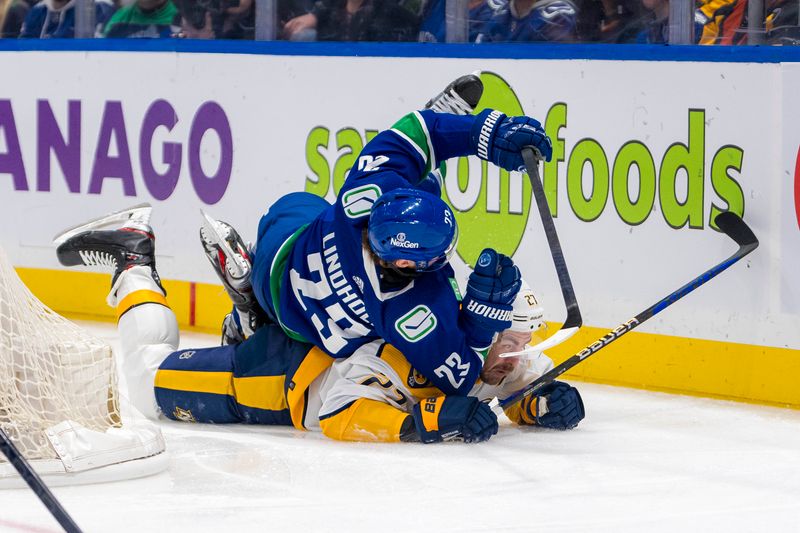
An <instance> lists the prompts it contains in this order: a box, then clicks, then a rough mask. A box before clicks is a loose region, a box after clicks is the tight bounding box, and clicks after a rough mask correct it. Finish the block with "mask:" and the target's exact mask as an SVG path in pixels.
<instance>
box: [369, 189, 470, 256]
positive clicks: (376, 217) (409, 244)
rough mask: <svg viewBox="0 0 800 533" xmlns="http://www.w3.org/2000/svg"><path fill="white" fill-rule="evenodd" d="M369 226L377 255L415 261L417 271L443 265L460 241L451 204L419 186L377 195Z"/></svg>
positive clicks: (372, 245) (373, 248) (371, 241)
mask: <svg viewBox="0 0 800 533" xmlns="http://www.w3.org/2000/svg"><path fill="white" fill-rule="evenodd" d="M368 228H369V229H368V233H369V244H370V247H371V248H372V251H373V252H375V255H377V256H378V257H379V258H381V259H382V260H384V261H386V262H387V263H391V262H393V261H396V260H398V259H405V260H409V261H413V262H414V266H415V269H416V270H417V271H418V272H430V271H433V270H439V269H440V268H442V267H443V266H444V265H446V264H447V262H448V261H449V260H450V257H451V256H452V255H453V252H454V251H455V249H456V243H457V242H458V226H457V225H456V219H455V217H454V216H453V212H452V211H451V210H450V207H449V206H448V205H447V204H446V203H444V201H443V200H442V199H441V198H439V197H438V196H434V195H433V194H431V193H429V192H425V191H422V190H419V189H394V190H392V191H389V192H387V193H385V194H382V195H381V196H380V197H378V199H377V200H376V201H375V203H374V204H373V206H372V212H371V213H370V216H369V226H368Z"/></svg>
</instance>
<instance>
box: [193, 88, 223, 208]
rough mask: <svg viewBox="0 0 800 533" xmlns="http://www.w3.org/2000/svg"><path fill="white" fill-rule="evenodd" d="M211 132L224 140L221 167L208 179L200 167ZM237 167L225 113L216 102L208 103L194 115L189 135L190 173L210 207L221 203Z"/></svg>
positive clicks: (199, 194) (197, 191)
mask: <svg viewBox="0 0 800 533" xmlns="http://www.w3.org/2000/svg"><path fill="white" fill-rule="evenodd" d="M208 130H214V131H216V132H217V135H219V139H220V154H219V168H217V173H216V174H214V175H213V176H206V175H205V173H204V172H203V167H202V166H201V165H200V141H201V140H202V139H203V135H204V134H205V133H206V132H207V131H208ZM231 168H233V139H232V135H231V125H230V123H229V122H228V117H227V116H225V111H224V110H223V109H222V107H220V105H219V104H218V103H216V102H206V103H205V104H203V105H202V106H200V109H198V110H197V113H196V114H195V116H194V120H193V121H192V129H191V132H190V134H189V174H190V175H191V177H192V185H193V186H194V190H195V192H196V193H197V196H198V197H199V198H200V199H201V200H202V201H203V202H205V203H206V204H208V205H211V204H215V203H217V202H219V201H220V199H221V198H222V197H223V196H224V195H225V191H226V190H227V188H228V183H229V182H230V180H231Z"/></svg>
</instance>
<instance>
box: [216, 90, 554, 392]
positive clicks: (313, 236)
mask: <svg viewBox="0 0 800 533" xmlns="http://www.w3.org/2000/svg"><path fill="white" fill-rule="evenodd" d="M474 82H477V83H478V84H480V80H479V78H477V77H476V76H471V77H466V80H465V79H464V78H462V79H459V80H456V82H454V84H451V87H448V89H447V90H445V92H444V93H443V94H444V95H449V96H451V97H453V99H455V98H459V99H460V100H461V102H462V104H466V105H461V106H458V109H459V110H460V111H462V112H463V113H464V114H462V115H456V114H452V113H442V112H437V111H434V110H433V109H429V110H424V111H417V112H413V113H410V114H409V115H406V116H405V117H403V118H402V119H401V120H400V121H398V122H397V123H396V124H395V125H394V126H392V128H390V129H389V130H386V131H383V132H381V133H379V134H378V135H377V136H376V137H375V138H374V139H373V140H372V141H371V142H370V143H368V144H367V145H366V146H365V148H364V150H363V151H362V152H361V153H360V154H359V157H358V159H357V164H356V166H355V167H354V168H353V169H351V171H350V173H349V176H348V178H347V180H346V181H345V183H344V185H343V187H342V189H341V190H340V192H339V195H338V197H337V199H336V202H335V203H334V204H333V205H330V204H328V203H327V202H326V201H325V200H323V199H322V198H319V197H317V196H314V195H311V194H308V193H292V194H289V195H287V196H284V197H283V198H281V199H279V200H278V201H277V202H275V203H274V204H273V205H272V206H271V207H270V208H269V211H268V212H267V213H266V214H265V215H264V217H263V218H262V219H261V221H260V223H259V227H258V237H257V242H256V248H255V255H254V257H253V258H252V277H251V280H252V289H253V293H254V296H255V299H256V300H257V301H258V304H259V305H260V307H261V308H262V309H263V310H264V311H265V312H266V314H267V316H268V318H269V319H270V320H271V321H273V322H275V323H276V324H279V325H280V326H281V327H282V328H283V330H284V331H285V332H286V334H287V335H288V336H289V337H291V338H292V339H294V340H297V341H300V342H308V343H311V344H314V345H316V346H318V347H319V348H321V349H322V350H324V351H325V353H327V354H328V355H330V356H331V357H333V358H344V357H348V356H350V355H351V354H353V353H354V352H355V351H356V350H357V349H358V348H359V347H360V346H363V345H365V344H368V343H370V342H373V341H375V340H377V339H383V340H385V341H386V342H388V343H390V344H392V345H394V346H395V347H396V348H397V349H399V350H400V351H401V352H403V354H404V355H405V356H406V358H408V360H409V362H410V363H411V364H412V365H413V366H414V367H415V368H416V369H417V370H418V371H420V372H421V373H422V374H423V375H424V376H426V377H427V378H428V379H430V380H431V381H432V382H433V383H434V385H435V386H436V387H438V388H439V389H440V390H441V391H443V392H444V393H446V394H460V395H464V394H466V393H467V392H468V391H469V390H470V389H471V388H472V386H473V385H474V383H475V380H476V379H477V377H478V375H479V373H480V370H481V367H482V365H483V357H484V356H485V353H486V350H487V349H488V346H489V344H490V343H491V340H492V337H493V335H494V334H495V333H497V332H499V331H502V330H504V329H505V328H507V327H508V325H509V323H510V322H509V313H510V310H511V302H512V301H513V299H514V296H515V294H516V292H517V290H518V289H519V283H520V282H519V272H518V270H517V269H516V267H515V266H514V265H513V263H512V261H511V260H510V258H507V257H505V256H502V255H500V254H497V253H496V252H494V251H493V250H486V251H485V252H484V253H482V254H481V256H480V258H479V259H478V262H477V265H476V268H475V271H474V273H473V274H472V275H471V276H470V280H469V283H468V285H467V290H466V295H465V298H464V301H463V305H461V306H460V309H459V301H458V298H457V295H456V293H455V291H454V289H455V287H456V283H455V280H454V279H453V270H452V268H451V267H450V266H449V264H448V261H449V258H450V256H451V254H452V253H453V252H454V251H455V246H456V241H457V238H458V229H457V225H456V221H455V217H454V216H453V213H452V211H451V210H450V208H449V207H448V206H447V204H445V203H444V201H442V200H441V198H440V197H439V195H438V194H439V190H438V184H437V183H435V181H433V180H431V179H429V178H428V175H429V173H431V171H433V170H435V169H437V167H438V166H439V164H440V163H441V162H443V161H445V160H447V159H450V158H453V157H459V156H467V155H477V156H478V157H480V158H482V159H485V160H488V161H491V162H493V163H495V164H497V165H499V166H501V167H502V168H505V169H507V170H519V169H521V168H522V167H523V161H522V156H521V153H520V152H521V149H522V147H524V146H534V147H535V148H536V149H537V150H538V151H539V152H540V153H541V154H542V156H543V157H544V158H545V159H547V160H549V159H550V155H551V145H550V140H549V139H548V137H547V136H546V135H545V133H544V131H543V130H542V128H541V125H540V124H539V122H537V121H536V120H534V119H532V118H528V117H507V116H506V115H505V114H503V113H500V112H499V111H495V110H491V109H487V110H485V111H483V112H481V113H480V114H478V115H477V116H473V115H469V114H466V111H471V110H472V107H474V105H475V104H476V103H477V100H478V98H479V97H480V91H475V90H474V89H473V84H474ZM467 93H471V94H470V96H471V98H470V99H471V100H472V102H467V101H465V100H464V99H463V98H461V97H460V95H461V94H467ZM476 93H477V96H478V98H475V97H474V96H475V94H476ZM440 96H441V95H440ZM437 98H438V97H437ZM432 107H434V108H436V109H439V110H442V106H441V105H439V106H436V105H433V106H432ZM450 108H451V109H452V106H451V107H450ZM429 191H432V192H429ZM226 231H227V230H226ZM230 231H231V232H232V229H231V230H230ZM208 233H212V232H208ZM230 244H231V245H232V246H238V249H240V250H242V252H243V253H244V250H243V247H242V246H241V245H237V243H236V240H235V239H231V243H230ZM207 248H208V251H209V252H210V253H209V257H210V258H211V259H212V263H213V262H214V261H215V260H216V259H215V258H216V257H217V254H216V252H217V250H215V249H214V247H213V245H211V246H207ZM217 268H218V271H220V272H222V273H223V274H225V271H226V270H227V268H223V267H221V266H219V265H218V266H217ZM227 285H229V284H227V283H226V286H227Z"/></svg>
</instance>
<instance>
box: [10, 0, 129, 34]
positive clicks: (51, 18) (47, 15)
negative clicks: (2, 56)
mask: <svg viewBox="0 0 800 533" xmlns="http://www.w3.org/2000/svg"><path fill="white" fill-rule="evenodd" d="M94 7H95V23H96V30H95V33H96V34H98V35H99V33H100V28H102V27H103V25H104V24H105V23H106V21H107V20H108V19H109V17H111V16H112V13H114V4H112V3H111V1H110V0H95V2H94ZM19 36H20V37H21V38H30V39H40V38H41V39H47V38H54V39H63V38H68V39H71V38H73V37H75V2H73V1H71V0H42V1H41V2H39V3H38V4H36V5H34V6H33V7H31V9H30V10H29V11H28V14H27V15H26V16H25V22H23V24H22V29H21V30H20V34H19Z"/></svg>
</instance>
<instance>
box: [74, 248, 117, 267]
mask: <svg viewBox="0 0 800 533" xmlns="http://www.w3.org/2000/svg"><path fill="white" fill-rule="evenodd" d="M78 255H79V256H80V258H81V261H83V264H84V265H86V266H108V267H113V268H117V260H116V258H115V257H114V256H113V255H111V254H110V253H108V252H100V251H97V250H80V251H79V252H78Z"/></svg>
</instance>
